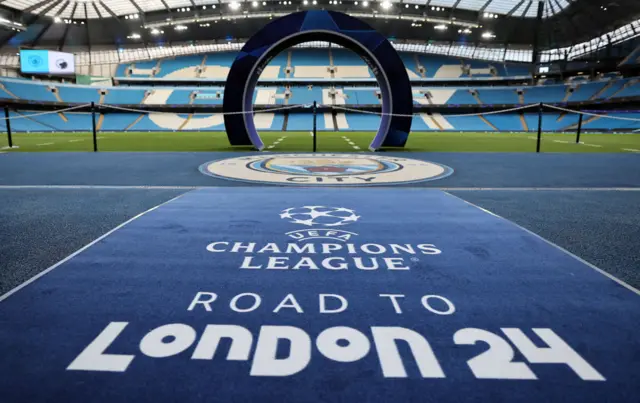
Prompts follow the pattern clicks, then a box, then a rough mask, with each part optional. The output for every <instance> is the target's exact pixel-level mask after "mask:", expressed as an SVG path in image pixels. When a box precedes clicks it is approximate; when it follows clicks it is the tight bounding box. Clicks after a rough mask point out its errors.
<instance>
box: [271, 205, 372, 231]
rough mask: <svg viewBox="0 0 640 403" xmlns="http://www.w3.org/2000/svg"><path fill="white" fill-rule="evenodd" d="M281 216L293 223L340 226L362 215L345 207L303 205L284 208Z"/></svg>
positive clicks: (356, 219) (352, 221) (354, 220)
mask: <svg viewBox="0 0 640 403" xmlns="http://www.w3.org/2000/svg"><path fill="white" fill-rule="evenodd" d="M280 218H283V219H286V220H289V222H291V223H293V224H302V225H308V226H313V225H319V226H323V227H339V226H342V225H348V224H352V223H354V222H356V221H358V219H359V218H360V216H358V215H357V214H356V212H355V211H354V210H351V209H348V208H344V207H325V206H303V207H298V208H296V207H291V208H288V209H285V210H282V212H281V213H280Z"/></svg>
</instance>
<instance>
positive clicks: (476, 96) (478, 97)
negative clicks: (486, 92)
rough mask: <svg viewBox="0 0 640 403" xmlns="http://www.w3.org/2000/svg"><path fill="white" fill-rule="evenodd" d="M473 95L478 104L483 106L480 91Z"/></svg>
mask: <svg viewBox="0 0 640 403" xmlns="http://www.w3.org/2000/svg"><path fill="white" fill-rule="evenodd" d="M472 95H473V97H474V98H475V100H476V102H477V103H478V104H479V105H482V100H481V99H480V96H479V95H478V91H476V92H475V93H474V94H472Z"/></svg>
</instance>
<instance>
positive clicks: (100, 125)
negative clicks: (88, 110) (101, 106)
mask: <svg viewBox="0 0 640 403" xmlns="http://www.w3.org/2000/svg"><path fill="white" fill-rule="evenodd" d="M103 123H104V113H101V114H100V117H99V118H98V123H96V130H102V124H103Z"/></svg>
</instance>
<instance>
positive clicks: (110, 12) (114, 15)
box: [98, 0, 122, 22]
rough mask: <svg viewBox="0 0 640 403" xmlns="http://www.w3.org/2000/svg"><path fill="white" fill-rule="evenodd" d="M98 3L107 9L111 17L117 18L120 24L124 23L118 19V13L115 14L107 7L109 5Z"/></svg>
mask: <svg viewBox="0 0 640 403" xmlns="http://www.w3.org/2000/svg"><path fill="white" fill-rule="evenodd" d="M98 3H100V5H101V6H102V7H104V9H105V10H107V12H108V13H109V14H111V16H112V17H113V18H115V19H116V20H117V21H118V22H122V21H121V20H120V18H118V16H117V15H116V13H114V12H113V11H111V9H110V8H109V7H108V6H107V5H106V4H105V3H104V2H103V1H102V0H98Z"/></svg>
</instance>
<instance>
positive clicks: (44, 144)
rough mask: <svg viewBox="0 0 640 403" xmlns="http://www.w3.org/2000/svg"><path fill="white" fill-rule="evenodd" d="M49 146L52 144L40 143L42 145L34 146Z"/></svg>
mask: <svg viewBox="0 0 640 403" xmlns="http://www.w3.org/2000/svg"><path fill="white" fill-rule="evenodd" d="M51 144H54V143H42V144H36V145H37V146H50V145H51Z"/></svg>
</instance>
